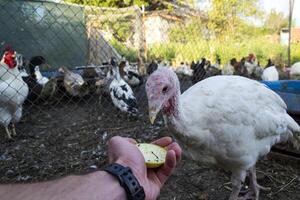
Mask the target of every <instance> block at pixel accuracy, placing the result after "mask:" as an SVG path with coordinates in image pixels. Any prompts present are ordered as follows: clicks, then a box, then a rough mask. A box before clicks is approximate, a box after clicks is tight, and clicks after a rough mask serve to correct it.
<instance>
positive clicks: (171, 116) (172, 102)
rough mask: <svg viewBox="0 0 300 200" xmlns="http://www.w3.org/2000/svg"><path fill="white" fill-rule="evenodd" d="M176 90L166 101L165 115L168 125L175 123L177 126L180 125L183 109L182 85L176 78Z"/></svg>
mask: <svg viewBox="0 0 300 200" xmlns="http://www.w3.org/2000/svg"><path fill="white" fill-rule="evenodd" d="M175 87H176V91H175V93H174V95H173V96H172V97H171V98H170V99H169V100H168V101H167V103H165V105H164V107H163V115H164V118H165V119H166V120H167V123H168V125H173V126H175V127H177V126H178V125H179V123H178V121H180V120H181V119H182V115H183V113H182V109H181V104H180V95H181V92H180V86H179V81H178V80H176V83H175Z"/></svg>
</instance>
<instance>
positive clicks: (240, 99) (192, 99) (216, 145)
mask: <svg viewBox="0 0 300 200" xmlns="http://www.w3.org/2000/svg"><path fill="white" fill-rule="evenodd" d="M179 102H180V104H179V110H180V111H179V112H180V115H179V116H180V117H179V119H176V118H173V119H169V120H170V121H171V123H173V124H174V126H175V127H176V129H177V131H178V132H180V134H181V135H183V136H184V138H187V139H186V140H185V141H186V142H187V144H184V146H188V148H187V149H188V151H189V153H190V155H191V156H192V158H193V159H196V160H202V157H201V155H203V154H205V155H210V156H211V157H212V158H214V159H215V160H216V162H218V163H219V164H222V165H223V167H225V168H228V169H230V170H232V169H233V168H241V169H244V170H247V169H249V168H250V167H252V166H254V165H255V163H256V161H257V159H258V158H259V157H260V156H262V155H265V154H267V153H268V152H269V151H270V149H271V146H272V145H273V144H275V143H278V142H282V141H286V140H287V139H288V138H289V137H291V136H292V131H298V132H299V131H300V127H299V126H298V125H297V124H296V122H295V121H294V120H293V119H292V118H291V117H290V116H289V115H288V114H287V112H286V108H287V107H286V105H285V103H284V102H283V100H282V99H281V98H280V97H279V96H278V95H277V94H276V93H275V92H273V91H272V90H270V89H268V88H267V87H266V86H264V85H263V84H260V83H259V82H257V81H254V80H250V79H247V78H244V77H240V76H215V77H211V78H208V79H205V80H203V81H201V82H199V83H197V84H196V85H194V86H192V87H191V88H190V89H188V90H187V91H186V92H184V93H183V94H182V95H181V96H180V98H179ZM200 152H202V153H201V155H200Z"/></svg>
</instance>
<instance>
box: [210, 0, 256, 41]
mask: <svg viewBox="0 0 300 200" xmlns="http://www.w3.org/2000/svg"><path fill="white" fill-rule="evenodd" d="M210 3H211V6H210V9H209V11H208V28H209V29H210V30H212V31H214V32H215V35H216V36H217V37H219V36H228V35H234V34H235V33H237V32H238V31H237V28H238V26H239V24H240V23H241V22H242V21H245V20H246V19H247V17H253V16H258V15H259V14H260V12H259V9H258V5H257V4H258V0H211V2H210Z"/></svg>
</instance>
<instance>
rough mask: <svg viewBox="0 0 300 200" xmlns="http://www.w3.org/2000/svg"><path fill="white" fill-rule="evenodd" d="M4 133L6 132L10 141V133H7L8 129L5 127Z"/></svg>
mask: <svg viewBox="0 0 300 200" xmlns="http://www.w3.org/2000/svg"><path fill="white" fill-rule="evenodd" d="M5 131H6V133H7V136H8V138H9V139H12V137H11V134H10V131H9V129H8V128H7V127H5Z"/></svg>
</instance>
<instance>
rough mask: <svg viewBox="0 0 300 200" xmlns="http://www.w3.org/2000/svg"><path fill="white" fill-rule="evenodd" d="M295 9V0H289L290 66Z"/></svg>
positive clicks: (289, 64) (289, 62)
mask: <svg viewBox="0 0 300 200" xmlns="http://www.w3.org/2000/svg"><path fill="white" fill-rule="evenodd" d="M293 9H294V0H289V42H288V67H291V27H292V16H293Z"/></svg>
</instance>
